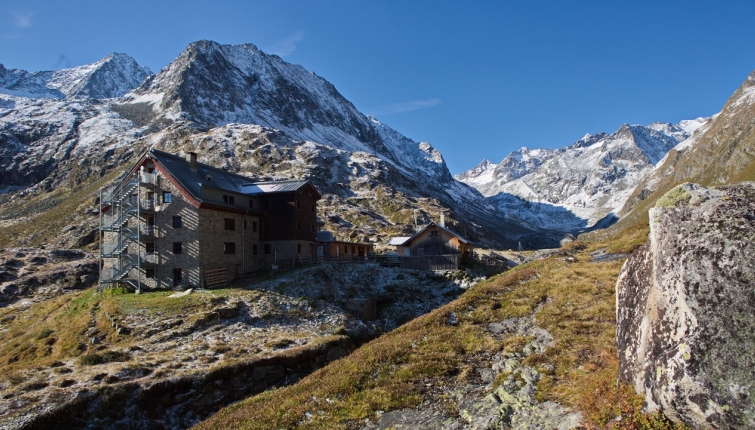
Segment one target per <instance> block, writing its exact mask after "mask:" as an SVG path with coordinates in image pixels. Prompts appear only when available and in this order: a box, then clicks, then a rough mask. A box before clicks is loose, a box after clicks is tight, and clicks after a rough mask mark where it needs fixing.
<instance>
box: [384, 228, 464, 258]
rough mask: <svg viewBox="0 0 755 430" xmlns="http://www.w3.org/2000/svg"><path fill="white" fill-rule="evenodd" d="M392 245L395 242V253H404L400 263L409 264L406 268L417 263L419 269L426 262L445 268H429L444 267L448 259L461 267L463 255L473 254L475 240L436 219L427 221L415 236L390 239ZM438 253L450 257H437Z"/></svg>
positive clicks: (401, 254)
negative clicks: (463, 235) (440, 258)
mask: <svg viewBox="0 0 755 430" xmlns="http://www.w3.org/2000/svg"><path fill="white" fill-rule="evenodd" d="M389 245H393V246H395V247H396V253H397V254H398V255H399V256H401V257H402V258H401V267H404V266H405V265H406V266H407V268H414V267H415V266H416V267H417V268H420V270H424V269H421V268H422V267H425V266H427V267H435V266H438V267H442V268H443V269H434V268H430V269H426V270H445V269H446V266H448V264H449V262H452V263H451V264H452V265H455V266H456V268H458V267H459V265H460V264H461V257H462V256H464V255H468V256H471V255H472V252H473V250H474V244H473V243H472V242H471V241H469V240H468V239H466V238H464V237H462V236H459V235H458V234H456V233H454V232H453V231H451V230H449V229H447V228H445V227H444V226H442V225H439V224H436V223H434V222H431V223H430V224H428V225H426V226H425V227H424V228H423V229H422V230H420V231H418V232H417V233H416V234H415V235H414V236H411V237H396V238H393V239H391V241H390V242H389ZM439 256H444V257H448V258H446V259H442V260H443V261H440V260H438V259H437V258H435V257H439ZM415 260H416V261H415ZM420 260H421V261H420ZM425 260H428V261H425ZM435 260H438V261H435ZM446 260H447V261H446Z"/></svg>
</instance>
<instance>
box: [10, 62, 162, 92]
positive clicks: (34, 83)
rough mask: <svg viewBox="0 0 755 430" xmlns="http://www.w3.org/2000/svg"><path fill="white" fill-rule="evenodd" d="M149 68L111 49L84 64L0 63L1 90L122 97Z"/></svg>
mask: <svg viewBox="0 0 755 430" xmlns="http://www.w3.org/2000/svg"><path fill="white" fill-rule="evenodd" d="M151 74H152V72H151V71H150V70H149V68H147V67H144V66H140V65H139V64H138V63H137V62H136V60H134V59H133V58H131V57H129V56H128V55H126V54H119V53H115V52H114V53H112V54H110V55H108V56H107V57H105V58H103V59H102V60H100V61H97V62H95V63H92V64H85V65H83V66H78V67H72V68H69V69H60V70H54V71H45V72H27V71H26V70H19V69H6V68H5V67H4V66H3V65H2V64H0V93H1V94H8V95H13V96H20V97H26V98H54V99H62V98H95V99H109V98H115V97H121V96H123V95H124V94H126V93H127V92H129V91H131V90H132V89H134V88H136V87H137V86H139V84H141V83H142V81H144V79H146V78H147V77H148V76H150V75H151Z"/></svg>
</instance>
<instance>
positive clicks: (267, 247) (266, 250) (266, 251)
mask: <svg viewBox="0 0 755 430" xmlns="http://www.w3.org/2000/svg"><path fill="white" fill-rule="evenodd" d="M269 253H270V245H269V244H268V245H265V254H269Z"/></svg>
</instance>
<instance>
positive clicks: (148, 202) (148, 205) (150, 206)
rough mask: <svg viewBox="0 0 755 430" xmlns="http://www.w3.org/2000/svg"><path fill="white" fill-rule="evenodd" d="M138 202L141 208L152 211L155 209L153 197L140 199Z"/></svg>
mask: <svg viewBox="0 0 755 430" xmlns="http://www.w3.org/2000/svg"><path fill="white" fill-rule="evenodd" d="M139 203H140V207H141V210H143V211H148V212H154V211H155V199H142V201H141V202H139Z"/></svg>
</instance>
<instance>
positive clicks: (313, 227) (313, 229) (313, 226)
mask: <svg viewBox="0 0 755 430" xmlns="http://www.w3.org/2000/svg"><path fill="white" fill-rule="evenodd" d="M314 232H315V225H314V224H312V233H314Z"/></svg>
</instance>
